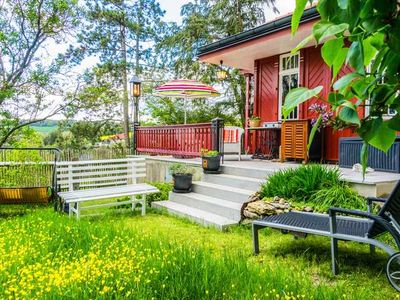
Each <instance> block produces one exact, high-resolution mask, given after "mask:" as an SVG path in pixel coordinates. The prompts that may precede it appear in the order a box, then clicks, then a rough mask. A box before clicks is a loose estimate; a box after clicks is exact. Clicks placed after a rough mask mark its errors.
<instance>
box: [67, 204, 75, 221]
mask: <svg viewBox="0 0 400 300" xmlns="http://www.w3.org/2000/svg"><path fill="white" fill-rule="evenodd" d="M73 213H74V212H73V211H72V203H68V216H69V217H70V218H71V217H72V215H73Z"/></svg>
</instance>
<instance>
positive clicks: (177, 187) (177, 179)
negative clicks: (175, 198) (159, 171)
mask: <svg viewBox="0 0 400 300" xmlns="http://www.w3.org/2000/svg"><path fill="white" fill-rule="evenodd" d="M172 178H173V181H174V190H173V191H174V192H175V193H190V192H191V191H192V179H193V175H192V174H172Z"/></svg>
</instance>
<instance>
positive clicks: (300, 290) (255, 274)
mask: <svg viewBox="0 0 400 300" xmlns="http://www.w3.org/2000/svg"><path fill="white" fill-rule="evenodd" d="M0 216H1V219H0V232H1V235H0V256H1V260H0V281H1V285H0V298H1V299H3V298H10V299H17V298H27V299H34V298H42V299H58V298H66V299H87V298H90V299H93V298H99V299H102V298H103V299H110V298H112V299H122V298H133V299H152V298H154V299H343V298H345V299H396V298H399V297H398V295H397V294H396V293H395V291H394V290H393V289H392V288H391V287H390V285H389V284H388V282H387V280H386V278H385V275H384V273H383V267H384V264H385V262H386V259H387V256H386V255H385V254H383V253H381V252H379V251H378V253H377V254H376V255H375V256H370V255H369V248H368V246H367V245H359V244H357V243H343V242H342V243H339V249H340V261H339V263H340V266H341V274H340V275H339V276H336V277H334V276H332V275H331V268H330V252H329V249H330V248H329V239H326V238H321V237H309V238H307V239H305V240H304V239H302V240H294V239H293V237H291V236H290V235H282V234H280V233H279V232H275V231H272V230H264V231H262V232H261V236H260V239H261V244H260V246H261V251H262V252H261V254H260V255H259V256H253V255H252V240H251V231H250V230H249V228H245V227H237V228H234V229H232V230H231V231H230V232H228V233H221V232H218V231H216V230H213V229H207V228H202V227H199V226H197V225H194V224H191V223H190V222H188V221H185V220H181V219H177V218H174V217H170V216H167V215H163V214H159V213H155V212H151V211H150V212H148V214H147V215H146V216H145V217H142V216H140V215H139V214H137V213H130V212H126V213H119V214H112V215H107V216H103V217H96V218H86V219H82V220H80V221H76V220H75V219H69V218H68V217H67V216H64V215H60V214H58V213H54V212H53V211H52V209H51V208H27V207H6V206H2V207H0Z"/></svg>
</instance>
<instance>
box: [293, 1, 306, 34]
mask: <svg viewBox="0 0 400 300" xmlns="http://www.w3.org/2000/svg"><path fill="white" fill-rule="evenodd" d="M307 1H308V0H296V8H295V9H294V12H293V15H292V35H294V34H295V33H296V31H297V29H298V28H299V24H300V19H301V16H302V15H303V12H304V9H305V8H306V4H307Z"/></svg>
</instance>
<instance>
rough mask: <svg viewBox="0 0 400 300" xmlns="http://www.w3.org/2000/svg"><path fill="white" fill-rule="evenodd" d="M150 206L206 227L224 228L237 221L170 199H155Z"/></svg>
mask: <svg viewBox="0 0 400 300" xmlns="http://www.w3.org/2000/svg"><path fill="white" fill-rule="evenodd" d="M152 206H153V207H154V208H156V209H166V210H167V211H168V212H169V213H170V214H172V215H176V216H180V217H184V218H186V219H189V220H192V221H194V222H196V223H198V224H200V225H203V226H206V227H214V228H217V229H219V230H225V229H226V228H227V227H229V226H232V225H236V224H237V223H238V222H237V221H234V220H230V219H228V218H225V217H221V216H219V215H216V214H213V213H210V212H206V211H204V210H201V209H198V208H193V207H189V206H186V205H183V204H180V203H176V202H172V201H155V202H153V203H152Z"/></svg>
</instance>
